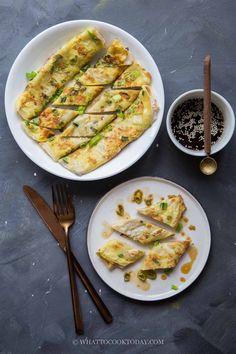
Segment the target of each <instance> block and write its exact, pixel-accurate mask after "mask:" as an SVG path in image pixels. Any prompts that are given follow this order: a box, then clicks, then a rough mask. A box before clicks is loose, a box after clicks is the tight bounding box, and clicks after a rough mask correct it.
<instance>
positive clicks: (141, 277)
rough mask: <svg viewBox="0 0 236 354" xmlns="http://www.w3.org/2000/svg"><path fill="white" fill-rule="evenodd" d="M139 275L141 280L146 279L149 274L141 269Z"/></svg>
mask: <svg viewBox="0 0 236 354" xmlns="http://www.w3.org/2000/svg"><path fill="white" fill-rule="evenodd" d="M137 277H138V278H139V280H141V281H145V280H146V279H147V276H146V274H145V272H144V271H142V270H139V271H138V273H137Z"/></svg>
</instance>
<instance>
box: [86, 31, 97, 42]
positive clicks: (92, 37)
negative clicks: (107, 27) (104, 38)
mask: <svg viewBox="0 0 236 354" xmlns="http://www.w3.org/2000/svg"><path fill="white" fill-rule="evenodd" d="M88 35H89V37H90V38H91V39H93V40H94V41H96V40H97V39H98V38H97V36H96V35H95V34H94V33H93V32H90V31H88Z"/></svg>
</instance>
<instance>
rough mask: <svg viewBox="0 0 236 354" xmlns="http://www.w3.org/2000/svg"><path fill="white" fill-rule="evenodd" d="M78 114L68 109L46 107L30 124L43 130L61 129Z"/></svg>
mask: <svg viewBox="0 0 236 354" xmlns="http://www.w3.org/2000/svg"><path fill="white" fill-rule="evenodd" d="M78 114H79V112H77V111H73V110H70V109H60V108H53V107H48V108H46V109H45V110H44V111H43V112H42V113H41V114H40V115H39V116H38V117H36V118H33V119H31V121H30V123H33V124H36V125H39V126H40V127H43V128H50V129H62V128H64V126H65V125H67V124H68V123H69V122H70V121H71V120H72V119H73V118H75V117H76V116H77V115H78Z"/></svg>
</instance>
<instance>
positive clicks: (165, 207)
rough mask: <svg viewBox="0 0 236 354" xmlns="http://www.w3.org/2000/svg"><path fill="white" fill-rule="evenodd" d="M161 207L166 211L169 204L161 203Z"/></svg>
mask: <svg viewBox="0 0 236 354" xmlns="http://www.w3.org/2000/svg"><path fill="white" fill-rule="evenodd" d="M160 207H161V209H162V210H166V209H167V207H168V203H164V202H162V203H160Z"/></svg>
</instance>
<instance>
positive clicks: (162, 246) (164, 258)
mask: <svg viewBox="0 0 236 354" xmlns="http://www.w3.org/2000/svg"><path fill="white" fill-rule="evenodd" d="M190 243H191V241H190V240H187V239H186V240H184V241H171V242H162V243H159V244H158V245H157V246H155V247H154V248H152V250H150V251H149V252H148V253H147V255H146V256H145V258H144V260H143V263H142V265H141V270H155V269H171V268H174V267H175V266H176V265H177V263H178V262H179V260H180V258H181V257H182V256H183V254H184V253H185V252H186V250H187V249H188V247H189V246H190Z"/></svg>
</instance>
